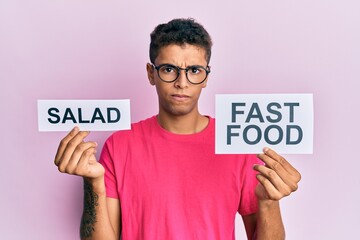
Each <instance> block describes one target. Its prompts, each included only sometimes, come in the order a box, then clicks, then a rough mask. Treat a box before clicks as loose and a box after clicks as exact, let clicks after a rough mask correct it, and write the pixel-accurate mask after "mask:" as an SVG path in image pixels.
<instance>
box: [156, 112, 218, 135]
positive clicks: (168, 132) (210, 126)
mask: <svg viewBox="0 0 360 240" xmlns="http://www.w3.org/2000/svg"><path fill="white" fill-rule="evenodd" d="M157 117H158V115H155V116H153V117H152V122H153V125H154V126H155V128H157V129H158V130H159V131H160V132H161V133H162V134H164V135H165V136H168V137H172V138H183V139H184V138H194V137H202V136H205V135H207V134H208V133H210V132H211V128H212V127H213V126H214V119H213V118H211V117H210V116H207V115H205V117H207V118H208V119H209V122H208V124H207V126H206V127H205V128H204V129H203V130H202V131H200V132H197V133H190V134H178V133H173V132H170V131H168V130H166V129H164V128H163V127H161V125H160V123H159V122H158V120H157Z"/></svg>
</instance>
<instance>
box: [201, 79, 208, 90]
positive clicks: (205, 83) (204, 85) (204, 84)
mask: <svg viewBox="0 0 360 240" xmlns="http://www.w3.org/2000/svg"><path fill="white" fill-rule="evenodd" d="M208 80H209V77H207V78H206V80H205V81H204V82H203V83H202V84H201V85H202V88H206V86H207V82H208Z"/></svg>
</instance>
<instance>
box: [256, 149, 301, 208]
mask: <svg viewBox="0 0 360 240" xmlns="http://www.w3.org/2000/svg"><path fill="white" fill-rule="evenodd" d="M258 158H259V159H260V160H262V161H263V162H264V163H265V165H254V170H256V171H258V172H259V174H257V175H256V178H257V179H258V180H259V184H258V186H257V187H256V190H255V192H256V196H257V197H258V200H259V201H261V200H274V201H278V200H280V199H281V198H283V197H285V196H288V195H290V194H291V193H292V192H294V191H296V190H297V188H298V183H299V181H300V179H301V175H300V173H299V172H298V171H297V170H296V169H295V168H294V167H293V166H292V165H291V164H290V163H289V162H288V161H286V159H285V158H283V157H282V156H280V155H279V154H277V153H276V152H275V151H273V150H271V149H269V148H264V153H262V154H259V155H258Z"/></svg>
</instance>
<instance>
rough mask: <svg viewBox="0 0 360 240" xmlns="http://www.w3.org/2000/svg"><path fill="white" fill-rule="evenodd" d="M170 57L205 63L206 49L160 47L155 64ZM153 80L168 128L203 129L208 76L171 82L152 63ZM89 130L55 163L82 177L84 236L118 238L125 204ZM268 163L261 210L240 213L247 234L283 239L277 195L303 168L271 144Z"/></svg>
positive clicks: (73, 135)
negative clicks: (109, 185) (108, 186)
mask: <svg viewBox="0 0 360 240" xmlns="http://www.w3.org/2000/svg"><path fill="white" fill-rule="evenodd" d="M163 63H169V64H173V65H176V66H179V67H182V68H186V67H187V66H190V65H202V66H204V67H206V66H207V62H206V58H205V50H204V49H203V48H200V47H197V46H193V45H188V44H185V45H182V46H179V45H169V46H166V47H163V48H162V49H161V50H160V53H159V56H158V57H157V58H156V60H155V65H159V64H163ZM146 70H147V75H148V79H149V83H150V84H151V85H152V86H154V87H155V88H156V91H157V94H158V101H159V114H158V122H159V124H160V125H161V126H162V127H163V128H164V129H166V130H168V131H170V132H173V133H177V134H192V133H197V132H200V131H202V130H203V129H204V128H205V127H206V126H207V124H208V118H207V117H205V116H203V115H201V114H200V113H199V109H198V100H199V97H200V94H201V91H202V89H203V88H205V87H206V85H207V81H208V79H207V80H206V81H205V82H203V83H202V84H199V85H194V84H191V83H189V82H188V81H187V79H186V76H185V72H184V71H181V74H180V76H179V77H178V79H177V80H176V81H175V82H173V83H165V82H163V81H161V79H159V77H158V75H157V72H156V70H155V69H154V68H153V66H152V65H151V64H147V65H146ZM88 135H89V132H82V131H79V129H78V128H76V127H75V128H74V129H73V130H72V131H71V132H70V133H69V134H68V135H67V136H66V137H65V138H64V139H62V141H61V142H60V145H59V148H58V151H57V154H56V156H55V165H56V166H57V167H58V169H59V171H60V172H62V173H68V174H72V175H78V176H81V177H83V178H84V191H85V194H84V195H85V198H84V213H83V217H82V222H81V230H80V235H81V237H82V239H107V240H112V239H119V238H120V233H121V207H120V202H119V200H117V199H112V198H107V197H106V194H105V184H104V172H105V170H104V168H103V166H102V165H101V164H99V163H98V162H97V161H96V159H95V153H96V148H97V144H96V143H95V142H92V141H85V138H86V137H87V136H88ZM258 157H259V159H261V160H262V161H263V162H264V165H255V166H254V167H253V168H254V170H255V171H257V172H258V175H257V179H258V180H259V184H258V186H257V187H256V191H255V192H256V195H257V197H258V206H259V210H258V212H257V213H256V214H252V215H248V216H242V218H243V221H244V226H245V229H246V233H247V236H248V239H258V240H261V239H267V240H269V239H270V240H271V239H276V240H278V239H284V238H285V231H284V226H283V222H282V219H281V214H280V207H279V200H280V199H282V198H283V197H286V196H288V195H290V194H291V193H292V192H294V191H296V190H297V187H298V185H297V184H298V182H299V181H300V178H301V177H300V174H299V172H298V171H297V170H296V169H295V168H294V167H293V166H292V165H291V164H290V163H289V162H288V161H287V160H285V159H284V158H283V157H282V156H280V155H278V154H277V153H276V152H274V151H273V150H271V149H269V148H264V151H263V153H262V154H259V155H258Z"/></svg>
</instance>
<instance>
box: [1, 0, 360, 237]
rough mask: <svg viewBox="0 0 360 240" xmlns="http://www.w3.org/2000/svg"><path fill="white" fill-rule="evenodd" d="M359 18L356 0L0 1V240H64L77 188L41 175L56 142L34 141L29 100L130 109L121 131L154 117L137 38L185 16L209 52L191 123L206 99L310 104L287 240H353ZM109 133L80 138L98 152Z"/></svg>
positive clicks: (49, 167)
mask: <svg viewBox="0 0 360 240" xmlns="http://www.w3.org/2000/svg"><path fill="white" fill-rule="evenodd" d="M214 2H215V1H214ZM359 9H360V4H359V1H357V0H353V1H351V0H342V1H334V0H317V1H314V0H311V1H310V0H303V1H294V0H279V1H235V0H233V1H230V0H222V1H221V2H215V3H213V2H210V1H206V0H201V1H193V0H192V1H189V0H184V1H180V2H169V1H164V0H157V1H146V2H145V1H144V2H140V1H126V2H125V1H111V0H110V1H94V0H87V1H81V0H75V1H64V0H62V1H60V0H55V1H45V0H33V1H25V0H2V1H1V2H0V98H1V99H0V111H1V115H0V116H1V117H0V132H1V139H0V140H1V142H0V148H1V153H2V154H1V165H0V166H1V168H0V184H1V186H0V189H1V198H0V214H1V215H0V216H1V217H0V238H1V239H7V240H8V239H36V240H42V239H44V240H45V239H52V240H64V239H78V227H79V219H80V215H81V206H82V180H81V179H80V178H78V177H74V176H68V175H64V174H60V173H59V172H58V171H57V169H56V167H55V166H54V165H53V157H54V155H55V151H56V148H57V145H58V142H59V140H60V139H61V138H62V137H63V136H64V134H65V133H39V132H38V131H37V109H36V100H37V99H113V98H130V99H131V104H132V120H133V121H138V120H140V119H142V118H145V117H148V116H151V115H154V114H156V112H157V99H156V93H155V89H154V88H153V87H151V86H150V85H149V84H148V83H147V79H146V75H145V64H146V62H147V61H148V44H149V33H150V32H151V31H152V29H153V28H154V26H155V25H156V24H158V23H162V22H167V21H168V20H170V19H172V18H175V17H194V18H195V19H197V20H198V21H199V22H200V23H202V24H204V25H205V27H206V28H207V29H208V31H209V32H210V34H211V35H212V37H213V40H214V48H213V57H212V61H211V66H212V73H211V78H210V82H209V85H208V87H207V88H206V89H205V91H204V92H203V96H202V99H201V103H200V105H201V109H202V113H204V114H210V115H213V114H214V95H215V94H216V93H313V94H314V101H315V146H314V154H313V155H288V156H286V157H287V158H288V159H290V161H291V162H292V163H293V165H295V166H296V167H297V168H298V169H299V170H300V171H301V173H302V175H303V180H302V181H301V184H300V188H299V190H298V192H296V193H295V194H293V195H292V196H291V197H289V198H287V199H284V200H283V201H282V210H283V218H284V222H285V225H286V229H287V236H288V239H292V240H303V239H354V237H355V236H357V235H358V233H357V232H358V227H359V223H360V222H359V220H358V215H359V213H360V208H359V202H360V193H359V185H360V180H359V179H360V178H359V173H358V171H359V168H360V163H359V157H358V154H357V153H356V151H357V150H358V149H359V148H358V142H359V141H358V139H359V137H358V136H359V133H360V131H359V127H358V122H359V121H358V119H359V105H360V104H359V96H358V91H359V89H360V86H359V85H360V84H359V81H360V44H359V43H360V14H359ZM109 134H110V133H109V132H102V133H95V132H93V133H92V134H91V136H90V137H89V138H90V139H93V140H97V141H98V142H99V143H100V145H102V144H103V142H104V139H105V138H106V137H107V136H108V135H109ZM238 220H239V219H238ZM238 220H237V227H238V230H237V232H236V234H237V236H238V239H244V238H245V237H244V232H243V230H242V226H241V222H239V221H238ZM355 238H356V237H355Z"/></svg>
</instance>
